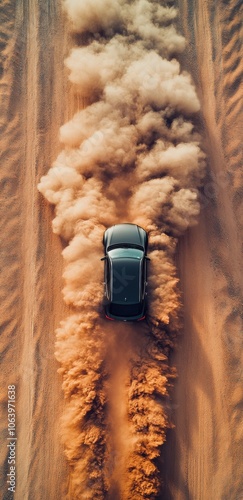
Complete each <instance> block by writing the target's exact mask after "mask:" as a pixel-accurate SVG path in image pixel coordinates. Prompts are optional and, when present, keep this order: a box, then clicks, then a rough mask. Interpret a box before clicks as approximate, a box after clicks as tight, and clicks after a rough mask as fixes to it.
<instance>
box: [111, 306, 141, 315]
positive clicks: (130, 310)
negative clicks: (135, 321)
mask: <svg viewBox="0 0 243 500" xmlns="http://www.w3.org/2000/svg"><path fill="white" fill-rule="evenodd" d="M141 312H142V304H140V303H139V304H129V305H123V304H110V313H111V314H113V315H114V316H122V317H128V318H129V317H131V316H137V315H138V314H141Z"/></svg>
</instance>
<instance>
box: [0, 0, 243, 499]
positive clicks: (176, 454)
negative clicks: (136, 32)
mask: <svg viewBox="0 0 243 500" xmlns="http://www.w3.org/2000/svg"><path fill="white" fill-rule="evenodd" d="M179 10H180V18H179V20H180V25H181V31H182V32H183V34H184V35H185V36H186V39H187V42H188V47H187V49H186V51H185V53H184V55H183V57H182V63H183V65H184V67H185V68H186V69H188V70H189V71H190V72H191V73H192V75H193V78H194V81H195V82H196V85H197V91H198V95H199V97H200V101H201V108H202V119H201V123H200V127H201V131H202V134H203V136H204V148H205V152H206V153H207V156H208V173H207V177H206V181H205V184H204V187H203V188H202V190H201V201H202V212H201V215H200V218H199V224H198V226H197V227H195V228H193V229H190V230H189V231H188V232H187V234H186V236H184V237H183V238H181V240H180V242H179V248H178V255H177V264H178V269H179V275H180V279H181V289H182V296H183V303H184V331H183V334H182V336H181V337H180V340H179V345H178V349H177V351H176V353H175V354H174V355H173V359H172V363H173V364H174V365H175V366H176V367H177V371H178V380H177V382H176V384H175V389H174V392H173V400H172V402H171V403H170V408H169V412H170V414H171V417H172V420H173V421H174V423H175V429H173V430H169V431H168V437H167V442H166V444H165V445H164V446H163V448H162V459H161V478H162V479H163V481H164V487H163V491H161V495H160V498H163V499H176V500H181V499H185V500H187V499H189V498H190V499H195V500H199V499H200V500H205V499H216V500H220V499H222V498H225V499H237V500H238V499H241V498H242V497H243V485H242V463H243V456H242V450H243V446H242V435H243V428H242V407H243V390H242V285H243V283H242V269H241V267H242V266H241V261H242V217H243V216H242V213H243V212H242V195H243V179H242V157H243V152H242V129H243V109H242V58H241V53H242V4H241V2H236V1H232V2H229V3H224V2H217V3H215V4H214V5H212V3H211V2H209V1H207V2H204V1H203V0H199V1H198V2H197V5H193V4H192V2H189V1H188V2H187V1H186V0H185V1H183V0H181V1H179ZM0 15H1V20H2V22H1V33H0V42H1V48H2V52H1V59H0V62H1V64H2V66H1V67H2V71H1V75H2V79H1V81H0V92H1V115H0V120H1V122H0V123H1V125H0V126H1V136H0V141H1V151H0V155H1V193H0V196H1V221H0V224H1V236H2V238H1V245H2V247H1V269H2V273H1V278H0V297H1V409H2V415H3V417H2V418H1V424H0V425H1V431H2V433H3V434H2V436H3V437H2V446H1V455H0V456H1V465H2V468H1V470H2V472H1V478H0V480H1V483H0V484H1V487H0V490H1V498H4V499H7V498H11V497H10V496H8V493H7V484H6V473H7V472H8V465H7V463H6V459H7V457H8V451H7V426H6V401H7V386H8V385H9V384H15V385H16V395H17V406H16V414H17V437H18V441H17V464H16V467H17V484H18V486H17V490H16V496H15V498H16V499H17V500H23V499H36V500H39V499H40V500H42V499H50V500H55V499H60V498H65V497H66V495H67V492H68V490H69V487H68V483H69V471H68V466H67V464H66V461H65V458H64V453H63V446H62V445H61V443H60V438H59V420H60V416H61V414H62V411H63V406H64V402H63V394H62V391H61V382H62V381H61V377H60V375H58V374H57V368H58V363H57V362H56V361H55V358H54V350H55V349H54V342H55V334H54V330H55V328H56V327H57V326H58V325H59V322H60V320H61V319H62V318H64V317H66V315H67V313H68V311H67V308H66V307H65V306H64V304H63V301H62V294H61V289H62V279H61V275H62V267H63V262H62V257H61V250H62V242H61V241H60V240H59V239H58V238H57V237H56V236H54V235H53V234H52V230H51V220H52V217H53V213H52V209H51V208H50V207H49V206H47V204H46V203H45V201H44V200H43V198H42V197H41V196H40V195H39V194H38V191H37V189H36V185H37V183H38V181H39V179H40V177H41V175H43V174H45V173H46V171H47V169H48V168H49V166H50V164H51V163H52V161H53V160H54V159H55V157H56V156H57V154H58V152H59V149H60V145H59V143H58V131H59V127H60V126H61V125H62V124H63V123H64V122H65V121H67V119H68V118H69V117H71V116H72V115H73V112H74V109H76V108H77V106H80V107H81V106H82V103H81V102H80V103H79V102H78V98H77V97H76V96H75V93H74V91H73V90H72V89H71V88H70V87H69V84H68V81H67V74H66V70H65V69H64V65H63V59H64V57H65V56H66V55H67V53H68V49H69V46H70V41H69V35H68V34H67V25H66V23H65V22H64V20H63V16H62V11H61V5H60V2H54V1H50V2H46V3H45V5H43V2H41V1H39V2H38V3H37V2H36V3H34V2H28V3H26V2H24V0H22V2H19V3H18V4H17V5H16V6H15V2H11V0H9V1H1V2H0ZM118 368H120V367H118ZM119 391H122V388H121V387H119ZM114 411H116V415H117V417H116V418H118V419H119V418H120V416H119V415H120V413H119V411H118V410H117V408H116V407H115V406H114ZM121 412H122V409H121ZM124 432H125V430H124ZM114 436H115V437H114V439H116V435H115V433H114ZM117 440H118V441H119V440H120V435H118V436H117ZM115 495H116V493H114V500H116V498H115ZM68 498H70V500H73V496H72V495H71V494H70V495H68ZM111 500H113V498H112V499H111Z"/></svg>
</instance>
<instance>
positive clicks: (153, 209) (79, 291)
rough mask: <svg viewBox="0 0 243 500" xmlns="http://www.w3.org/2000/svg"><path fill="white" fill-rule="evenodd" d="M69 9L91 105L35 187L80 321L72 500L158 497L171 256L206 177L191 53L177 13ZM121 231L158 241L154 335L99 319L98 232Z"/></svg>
mask: <svg viewBox="0 0 243 500" xmlns="http://www.w3.org/2000/svg"><path fill="white" fill-rule="evenodd" d="M64 8H65V10H66V12H67V14H68V17H69V20H70V23H71V27H72V28H71V29H72V30H73V32H74V34H75V37H74V39H75V40H76V46H75V47H74V48H73V50H72V51H71V53H70V55H69V57H68V58H67V60H66V65H67V67H68V68H69V71H70V80H71V81H72V82H73V85H74V86H75V91H76V92H77V93H78V94H80V95H81V96H82V97H85V98H86V99H87V102H88V103H89V104H88V105H87V107H86V108H85V109H83V110H81V111H78V112H77V113H76V114H75V115H74V117H73V119H72V120H71V121H69V122H68V123H66V124H64V125H63V126H62V127H61V130H60V140H61V142H62V143H63V145H64V149H63V151H62V152H61V153H60V155H59V156H58V158H57V160H56V162H55V164H54V165H53V167H52V168H51V169H50V171H49V172H48V174H47V175H46V176H45V177H43V178H42V179H41V181H40V184H39V186H38V187H39V190H40V191H41V192H42V193H43V195H44V196H45V197H46V198H47V200H48V201H49V202H50V203H52V204H54V205H55V212H56V216H55V219H54V221H53V230H54V232H55V233H57V234H59V235H60V236H61V237H62V238H64V239H65V240H66V242H67V246H66V248H65V249H64V251H63V257H64V260H65V271H64V280H65V286H64V299H65V301H66V302H67V303H68V304H69V305H70V306H72V307H73V308H75V309H76V313H75V314H74V315H73V316H71V317H70V318H68V319H67V320H66V322H64V323H63V324H62V325H61V327H60V329H59V331H58V332H57V351H56V356H57V359H58V360H59V361H60V364H61V368H60V370H61V372H62V373H63V377H64V382H63V389H64V393H65V396H66V398H67V400H68V406H67V410H66V412H65V415H64V417H63V423H62V435H63V441H64V443H65V448H66V454H67V457H68V458H69V460H70V463H71V465H72V485H73V486H72V487H73V491H72V495H73V496H72V498H74V497H75V498H96V499H99V498H104V496H105V495H106V494H108V495H112V494H113V495H114V494H116V495H117V497H120V498H124V499H129V498H133V499H136V498H137V499H138V498H155V496H156V494H157V493H158V489H159V482H160V479H159V473H158V467H157V465H156V458H157V457H158V456H159V450H160V446H161V445H162V444H163V442H164V440H165V430H166V428H167V427H168V426H169V425H170V423H169V421H168V417H167V416H166V411H165V406H166V404H165V401H166V398H168V388H169V386H170V383H171V380H172V379H173V377H174V373H173V370H172V369H171V368H169V367H168V359H167V358H168V353H169V349H170V348H171V347H173V344H174V341H175V336H176V331H177V329H178V326H179V303H180V300H179V293H178V289H177V281H178V279H177V277H176V269H175V265H174V254H175V248H176V242H177V238H178V237H179V236H180V235H181V234H183V232H184V231H185V230H186V229H187V228H188V227H189V226H191V225H193V224H195V223H196V219H197V215H198V213H199V201H198V187H199V186H200V184H201V182H202V178H203V175H204V163H205V158H204V154H203V152H202V151H201V149H200V137H199V135H198V133H197V132H196V131H195V129H194V125H193V123H192V116H193V115H194V114H195V113H197V112H198V110H199V101H198V98H197V95H196V92H195V88H194V86H193V83H192V81H191V77H190V75H189V74H188V73H186V72H185V71H183V70H181V68H180V64H179V62H178V60H177V59H176V55H177V54H179V53H180V52H182V51H183V50H184V48H185V40H184V38H183V37H182V36H181V35H179V34H178V33H177V32H176V29H175V26H174V25H173V21H174V20H175V19H176V15H177V13H176V10H175V8H174V7H173V5H172V3H171V2H168V3H166V2H165V3H164V5H160V4H159V3H158V2H156V1H154V2H150V1H148V0H137V1H134V2H129V3H127V2H125V1H123V0H120V1H118V0H116V1H111V0H106V1H102V2H101V1H98V2H94V0H86V1H83V2H82V3H80V2H78V1H76V0H66V1H64ZM121 221H127V222H134V223H137V224H140V225H142V226H143V227H144V228H145V229H146V230H147V231H148V232H149V242H150V244H149V249H150V257H151V266H150V273H149V288H150V290H149V297H150V306H149V312H148V320H149V324H150V328H149V327H148V325H144V326H142V325H139V326H137V325H132V326H129V327H127V326H126V328H125V327H124V325H113V326H112V330H111V327H110V325H107V324H106V323H105V322H104V321H103V319H102V310H101V307H100V304H101V299H102V286H101V282H102V266H101V264H99V257H100V255H101V254H102V245H101V242H102V233H103V231H104V229H105V228H106V227H109V226H110V225H112V224H115V223H118V222H121ZM127 332H130V335H128V334H127ZM112 339H113V341H112ZM124 339H125V340H124ZM112 342H113V344H112V345H113V347H112V345H111V343H112ZM112 353H113V354H112ZM121 373H124V376H122V377H121ZM115 387H116V388H117V390H118V393H119V400H120V403H119V404H118V399H117V395H115ZM117 423H119V428H118V429H117V426H116V424H117ZM119 429H120V430H119ZM123 433H124V435H125V436H126V438H125V439H123V437H122V436H123ZM128 444H129V446H128ZM112 450H114V453H115V455H114V456H115V457H116V459H114V460H113V459H112V458H111V457H112V456H113V455H112V454H113V451H112ZM111 498H112V496H111Z"/></svg>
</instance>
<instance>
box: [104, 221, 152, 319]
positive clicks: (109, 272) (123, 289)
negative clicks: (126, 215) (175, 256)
mask: <svg viewBox="0 0 243 500" xmlns="http://www.w3.org/2000/svg"><path fill="white" fill-rule="evenodd" d="M103 244H104V250H105V257H102V259H101V260H104V261H105V281H104V285H105V315H106V318H108V319H110V320H120V321H140V320H143V319H145V306H146V304H145V302H146V286H147V260H149V258H148V257H147V256H146V252H147V246H148V236H147V233H146V231H144V229H142V228H141V227H139V226H137V225H136V224H128V223H126V224H117V225H115V226H112V227H110V228H109V229H107V230H106V231H105V233H104V236H103Z"/></svg>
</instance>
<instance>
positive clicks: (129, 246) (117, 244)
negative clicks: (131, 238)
mask: <svg viewBox="0 0 243 500" xmlns="http://www.w3.org/2000/svg"><path fill="white" fill-rule="evenodd" d="M114 248H138V249H139V250H143V247H142V245H135V244H133V243H116V244H114V245H110V246H109V247H108V248H107V251H108V252H109V251H110V250H114Z"/></svg>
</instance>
